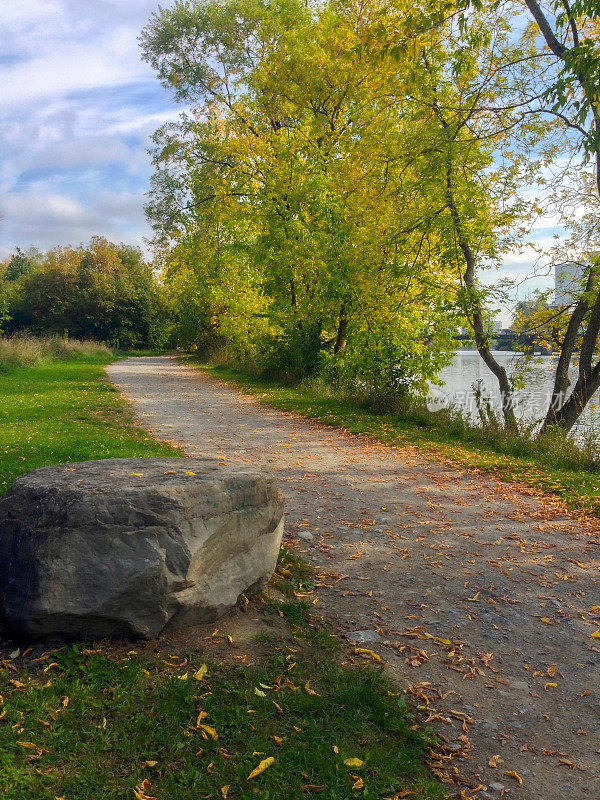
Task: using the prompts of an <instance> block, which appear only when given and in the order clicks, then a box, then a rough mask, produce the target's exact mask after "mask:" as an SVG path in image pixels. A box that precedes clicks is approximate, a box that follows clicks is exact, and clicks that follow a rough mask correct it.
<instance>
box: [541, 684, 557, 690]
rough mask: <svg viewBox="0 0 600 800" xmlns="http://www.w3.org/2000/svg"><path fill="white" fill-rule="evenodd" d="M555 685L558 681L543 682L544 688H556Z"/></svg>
mask: <svg viewBox="0 0 600 800" xmlns="http://www.w3.org/2000/svg"><path fill="white" fill-rule="evenodd" d="M557 686H558V683H545V684H544V689H556V687H557Z"/></svg>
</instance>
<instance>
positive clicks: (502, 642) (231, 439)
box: [108, 357, 600, 800]
mask: <svg viewBox="0 0 600 800" xmlns="http://www.w3.org/2000/svg"><path fill="white" fill-rule="evenodd" d="M108 374H109V376H110V378H111V380H112V381H113V382H114V383H115V384H116V385H117V386H118V387H119V388H120V390H121V391H122V392H123V394H124V395H125V397H127V398H128V399H129V400H130V401H131V402H132V404H133V407H134V410H135V412H136V413H137V415H138V417H139V419H140V421H141V422H142V424H143V425H144V426H145V427H146V428H148V429H149V430H151V431H152V432H153V433H154V435H156V436H157V437H159V438H162V439H166V440H169V441H172V442H174V443H176V444H178V445H180V446H181V447H182V448H184V449H185V451H186V452H188V453H189V454H190V455H193V456H207V455H208V456H211V457H213V456H217V457H218V459H219V463H221V464H225V465H228V466H248V465H253V466H255V465H256V466H262V467H264V468H266V469H268V470H272V471H273V474H274V475H276V476H277V480H278V482H279V485H280V486H281V488H282V490H283V492H284V494H285V495H286V498H287V509H288V510H287V512H286V513H287V516H286V544H287V546H290V547H294V548H295V549H296V550H297V551H298V552H299V553H301V554H302V555H303V557H304V558H306V559H308V560H309V561H311V562H312V563H313V564H314V565H315V566H316V567H317V569H318V571H319V581H318V587H317V590H316V592H315V596H316V598H318V600H319V602H318V603H317V605H316V609H317V610H320V612H321V613H322V614H324V615H325V616H327V617H329V618H330V619H331V620H332V621H333V623H334V624H335V625H336V627H337V629H338V632H339V633H340V634H342V635H346V636H348V637H349V640H350V642H351V646H352V647H354V646H357V645H359V646H360V648H361V649H363V650H367V651H368V650H371V651H373V652H375V653H377V654H379V655H380V656H381V658H382V659H383V661H384V663H385V666H386V668H387V669H388V670H389V671H390V672H391V673H392V674H393V675H394V676H395V678H396V679H397V680H398V681H399V682H400V684H401V685H402V686H403V687H404V688H408V689H409V691H410V693H411V694H412V695H413V696H414V697H415V699H416V702H417V703H418V704H419V705H421V706H425V707H426V710H424V719H429V722H430V724H432V725H434V726H435V727H436V729H437V730H438V732H439V733H440V734H442V735H443V736H444V737H446V739H447V740H448V749H447V751H446V752H447V753H448V754H452V755H453V758H452V760H451V761H449V762H445V764H444V766H445V769H446V770H447V771H448V773H449V774H450V775H452V776H453V779H454V783H453V784H450V785H449V794H450V796H452V797H454V796H456V797H459V796H460V792H461V790H463V789H464V790H466V791H465V795H464V796H466V797H481V798H485V797H490V796H491V797H498V798H500V797H505V798H509V799H510V798H513V799H514V800H584V799H586V800H587V799H589V800H592V798H593V800H595V798H599V797H600V639H595V638H592V634H593V633H594V632H595V631H599V630H600V584H599V581H598V577H599V572H598V567H599V565H600V551H599V548H598V531H599V525H598V520H597V519H594V518H590V517H586V516H585V515H578V514H575V513H570V512H566V511H565V509H564V508H563V507H562V506H561V505H560V503H558V502H557V501H556V500H555V499H554V498H552V497H548V496H541V495H539V494H538V493H536V492H535V491H533V490H531V489H528V488H527V487H518V486H516V485H515V484H509V483H506V482H502V481H499V480H496V479H495V478H493V477H491V476H488V475H482V474H476V473H473V472H468V471H466V470H462V469H459V468H456V467H452V466H451V465H448V464H442V463H438V462H435V461H433V460H429V459H427V458H425V457H423V456H422V455H421V454H419V453H417V452H416V451H414V450H412V449H399V448H393V447H387V446H385V445H381V444H378V443H375V442H373V441H370V440H368V439H366V438H362V437H357V436H353V435H346V434H344V433H343V432H340V431H339V430H333V429H331V428H328V427H326V426H323V425H320V424H318V423H313V422H310V421H308V420H305V419H301V418H298V417H295V416H294V415H291V414H284V413H281V412H278V411H275V410H272V409H269V408H266V407H263V406H261V405H260V404H259V403H258V402H257V401H256V399H254V398H253V397H249V396H246V395H244V394H242V393H240V392H238V391H235V390H233V389H231V388H230V387H227V386H225V385H223V384H221V383H219V382H217V381H214V380H213V379H209V378H208V377H206V376H205V375H203V374H202V373H201V372H199V371H196V370H193V369H191V368H188V367H185V366H182V365H180V364H178V363H177V362H176V361H175V360H173V359H171V358H169V357H157V358H135V359H128V360H126V361H122V362H119V363H117V364H113V365H111V366H110V367H109V368H108ZM303 531H308V532H310V533H311V534H312V535H313V536H314V539H313V540H305V539H301V538H299V534H300V533H301V532H303ZM367 631H373V632H375V633H376V634H377V637H378V641H377V639H376V640H374V641H372V640H371V639H372V637H370V636H369V635H368V634H367V633H366V632H367ZM357 634H359V635H358V636H357ZM362 657H366V658H369V655H368V653H362V654H360V653H358V654H357V655H356V658H357V659H360V658H362ZM490 764H491V766H490ZM494 765H495V766H494ZM454 769H456V772H454ZM463 779H464V781H465V783H461V781H462V780H463ZM519 781H522V785H521V784H520V782H519ZM478 784H482V785H483V786H484V787H487V788H485V789H481V790H480V791H476V790H475V788H474V787H477V785H478ZM469 787H471V788H469Z"/></svg>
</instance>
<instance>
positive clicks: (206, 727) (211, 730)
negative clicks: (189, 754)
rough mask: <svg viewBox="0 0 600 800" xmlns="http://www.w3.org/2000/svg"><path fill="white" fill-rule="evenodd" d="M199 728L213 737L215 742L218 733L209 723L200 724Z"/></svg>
mask: <svg viewBox="0 0 600 800" xmlns="http://www.w3.org/2000/svg"><path fill="white" fill-rule="evenodd" d="M200 729H201V730H203V731H204V732H205V733H207V734H208V735H209V736H210V738H211V739H214V741H215V742H216V741H217V739H218V738H219V734H218V733H217V732H216V730H215V729H214V728H211V726H210V725H200Z"/></svg>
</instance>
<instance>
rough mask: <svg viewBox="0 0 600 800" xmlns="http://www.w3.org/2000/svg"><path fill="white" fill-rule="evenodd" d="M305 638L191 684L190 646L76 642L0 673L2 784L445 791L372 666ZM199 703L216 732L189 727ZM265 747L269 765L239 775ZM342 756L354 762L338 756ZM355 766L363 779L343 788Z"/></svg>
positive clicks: (79, 798) (339, 797)
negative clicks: (148, 649)
mask: <svg viewBox="0 0 600 800" xmlns="http://www.w3.org/2000/svg"><path fill="white" fill-rule="evenodd" d="M301 637H302V634H301V632H300V638H296V639H293V640H291V641H292V643H295V646H292V647H290V646H289V645H287V646H282V643H281V642H279V647H278V648H275V647H274V648H273V652H272V655H271V657H270V658H268V659H267V660H266V661H265V663H263V664H261V665H260V666H258V667H241V666H231V665H223V664H221V665H219V664H213V663H210V662H209V663H208V665H207V666H208V672H207V675H206V676H205V677H204V679H203V680H202V681H201V682H198V681H196V680H195V679H194V677H193V676H194V673H195V672H196V670H197V669H198V668H199V667H200V666H201V664H202V660H201V659H200V658H199V657H198V656H197V655H195V654H190V656H189V659H188V660H187V662H186V663H185V666H182V667H175V668H168V667H166V666H165V663H164V662H171V663H173V664H176V665H178V664H181V663H182V662H183V658H182V657H177V658H175V659H170V658H169V655H168V653H164V654H163V655H162V656H161V657H156V656H154V657H151V656H149V655H146V654H144V652H143V651H141V652H139V653H138V654H133V653H132V654H130V655H126V656H124V657H122V655H121V654H115V653H111V652H110V651H107V652H93V653H92V654H86V648H84V647H83V646H73V647H66V648H63V649H62V650H60V651H58V652H53V653H52V654H51V655H49V656H48V658H46V660H44V661H42V662H39V663H38V664H37V665H36V668H35V669H34V668H33V667H30V668H29V670H27V671H24V670H21V671H20V672H18V673H5V675H4V680H3V681H2V683H3V684H4V685H3V687H2V691H3V694H4V706H3V710H4V711H5V714H4V716H3V718H2V719H1V720H0V794H1V795H2V796H3V797H7V798H10V800H53V799H54V798H56V797H63V796H64V797H65V800H123V798H128V797H131V798H133V797H134V793H133V791H134V789H135V787H139V786H141V784H142V781H143V780H144V778H146V779H147V780H149V781H150V783H151V784H152V785H151V788H150V787H149V788H148V789H147V790H146V792H147V794H148V795H149V796H150V797H157V798H158V799H159V800H199V799H200V798H215V799H217V798H220V797H221V787H223V786H230V789H229V793H228V798H229V799H230V800H238V799H241V798H255V797H260V798H264V800H268V799H272V800H292V798H294V800H295V799H296V798H303V797H307V798H308V797H321V798H326V799H327V800H350V798H356V797H364V798H373V800H375V799H379V798H382V797H390V796H393V795H394V794H395V793H396V792H399V791H401V790H404V789H407V788H412V789H413V790H414V794H412V795H411V797H413V798H423V799H424V798H430V799H431V800H433V799H434V798H443V797H444V794H443V791H442V789H441V787H440V785H439V784H438V783H436V782H435V781H434V780H432V779H431V778H430V777H428V775H427V774H426V772H425V769H424V767H423V759H424V755H425V749H426V747H427V745H428V744H430V743H431V741H432V740H430V739H429V738H428V737H427V736H425V735H424V734H422V733H420V732H418V731H417V730H416V729H415V728H414V726H413V722H414V720H413V719H412V717H411V715H410V713H409V711H408V709H407V707H406V704H405V701H404V699H403V697H398V696H395V695H394V693H393V692H392V694H391V695H390V694H389V692H390V691H391V688H392V687H391V686H390V685H389V684H388V682H387V681H386V679H385V678H384V677H383V676H382V674H381V672H378V671H376V670H374V669H373V668H371V667H367V666H365V667H348V666H342V665H341V664H340V662H339V659H334V658H332V656H331V654H330V652H329V651H327V650H325V649H323V648H321V649H316V648H315V647H307V646H306V645H305V644H304V642H303V641H302V638H301ZM90 649H92V650H94V649H96V648H90ZM130 652H131V651H130ZM50 664H54V666H53V667H51V668H50V669H49V670H48V672H43V670H44V669H45V668H48V666H49V665H50ZM7 678H9V679H12V681H14V682H15V683H14V684H13V685H8V684H7V680H6V679H7ZM286 679H287V680H288V681H289V683H288V684H287V685H286ZM20 684H22V685H20ZM307 684H308V688H309V689H310V691H311V692H316V693H317V694H312V693H309V692H308V691H307V690H306V686H307ZM257 692H259V693H262V694H258V693H257ZM262 695H264V696H262ZM65 698H68V701H66V700H65ZM275 703H277V705H278V706H279V709H281V711H279V710H278V708H277V706H276V705H275ZM200 711H204V712H205V713H206V716H205V717H204V718H203V719H202V720H201V724H204V725H207V726H210V728H211V729H212V730H214V731H215V733H216V735H217V736H218V739H216V740H213V738H212V736H213V734H212V732H211V730H207V731H206V732H205V733H204V735H203V731H202V729H201V728H198V727H197V725H196V723H197V717H198V714H199V712H200ZM274 737H278V739H277V740H276V739H275V738H274ZM335 748H337V750H338V752H336V751H335ZM269 757H273V758H274V759H275V760H274V762H273V764H272V765H271V766H270V767H269V768H268V769H266V770H265V771H264V772H263V773H262V774H261V775H260V776H258V777H256V778H254V779H252V780H248V775H249V774H250V772H251V771H252V770H253V769H254V768H255V767H256V766H257V765H258V764H259V763H260V762H261V761H262V760H263V759H266V758H269ZM347 758H359V759H360V760H361V761H363V762H364V763H363V765H362V766H361V767H351V766H347V765H345V764H344V760H345V759H347ZM146 762H156V764H151V765H148V764H146ZM352 776H358V777H360V778H361V779H362V782H363V784H364V787H363V789H361V790H360V791H358V789H353V788H352V787H353V786H354V785H356V782H357V780H356V778H355V777H352ZM310 787H313V788H310ZM314 787H323V788H314Z"/></svg>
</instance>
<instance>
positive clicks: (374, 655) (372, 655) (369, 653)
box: [354, 647, 381, 663]
mask: <svg viewBox="0 0 600 800" xmlns="http://www.w3.org/2000/svg"><path fill="white" fill-rule="evenodd" d="M354 652H355V653H359V654H361V655H365V656H369V657H370V658H372V659H373V661H379V662H380V663H381V656H378V655H377V653H374V652H373V651H372V650H367V648H366V647H355V648H354Z"/></svg>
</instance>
